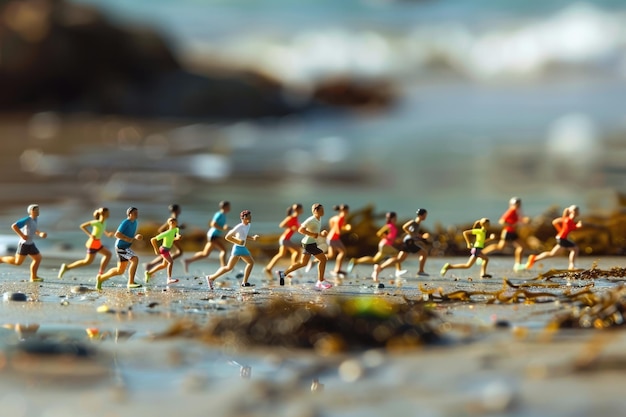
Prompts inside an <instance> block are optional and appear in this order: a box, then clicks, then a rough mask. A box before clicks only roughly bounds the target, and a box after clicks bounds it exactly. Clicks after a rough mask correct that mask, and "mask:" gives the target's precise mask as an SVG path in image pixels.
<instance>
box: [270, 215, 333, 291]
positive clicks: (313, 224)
mask: <svg viewBox="0 0 626 417" xmlns="http://www.w3.org/2000/svg"><path fill="white" fill-rule="evenodd" d="M311 212H312V214H313V215H312V216H311V217H309V218H308V219H306V220H305V221H304V222H303V223H302V224H301V225H300V227H299V228H298V233H300V234H303V235H304V238H303V239H302V247H303V248H304V251H303V253H302V256H301V257H300V261H298V262H296V263H293V264H291V265H290V266H289V267H288V268H287V269H285V270H284V271H278V278H279V280H280V285H284V284H285V276H288V275H289V274H290V273H292V272H293V271H296V270H298V269H300V268H303V267H304V266H306V264H307V263H308V262H309V260H310V259H311V256H314V257H315V258H316V259H317V260H318V261H319V262H318V265H317V282H316V283H315V288H317V289H319V290H326V289H328V288H330V287H332V284H331V283H329V282H328V281H326V280H324V272H325V271H326V255H325V254H324V251H323V250H321V249H320V248H319V247H318V246H317V239H318V238H319V237H326V236H328V232H327V231H326V230H322V216H323V215H324V206H323V205H321V204H320V203H315V204H313V206H312V207H311Z"/></svg>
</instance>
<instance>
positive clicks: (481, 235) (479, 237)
mask: <svg viewBox="0 0 626 417" xmlns="http://www.w3.org/2000/svg"><path fill="white" fill-rule="evenodd" d="M488 228H489V219H487V218H484V217H483V218H482V219H480V220H477V221H476V222H474V225H473V226H472V228H471V229H469V230H465V231H464V232H463V238H464V239H465V242H466V243H467V248H468V249H471V252H470V253H471V255H470V257H469V259H468V260H467V262H466V263H464V264H454V265H450V264H449V263H446V264H445V265H444V266H443V268H441V276H442V277H443V276H444V275H446V272H448V270H449V269H468V268H470V267H471V266H472V265H474V263H475V262H476V259H478V258H480V259H482V261H483V263H482V265H481V266H480V277H481V278H491V275H489V274H488V273H487V265H488V264H489V258H488V257H487V256H486V255H485V254H484V253H483V252H482V250H483V248H484V247H485V241H486V240H487V229H488ZM472 236H475V238H474V245H473V246H472V242H471V237H472ZM490 238H492V239H495V235H492V236H491V237H490Z"/></svg>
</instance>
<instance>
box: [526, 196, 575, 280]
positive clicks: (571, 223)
mask: <svg viewBox="0 0 626 417" xmlns="http://www.w3.org/2000/svg"><path fill="white" fill-rule="evenodd" d="M579 212H580V210H579V209H578V206H575V205H571V206H569V207H567V208H566V209H565V210H563V215H562V216H561V217H558V218H556V219H554V220H552V225H553V226H554V228H555V229H556V231H557V234H556V245H554V247H553V248H552V250H550V251H545V252H541V253H540V254H539V255H530V256H529V257H528V262H527V263H526V269H530V268H532V267H533V265H534V264H535V262H537V261H540V260H542V259H546V258H552V257H553V256H556V255H557V254H558V253H559V251H560V250H561V249H567V250H568V251H569V265H568V269H569V270H574V269H576V265H575V264H576V257H577V256H578V246H577V245H576V244H575V243H574V242H572V241H571V240H569V239H568V238H567V237H568V236H569V234H570V232H572V231H574V230H576V229H580V228H581V227H583V223H582V222H581V221H578V222H576V217H577V216H578V215H579Z"/></svg>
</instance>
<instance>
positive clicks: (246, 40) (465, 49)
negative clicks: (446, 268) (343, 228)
mask: <svg viewBox="0 0 626 417" xmlns="http://www.w3.org/2000/svg"><path fill="white" fill-rule="evenodd" d="M76 1H78V0H76ZM80 2H81V3H88V4H93V5H96V6H98V7H102V8H103V9H104V10H106V12H107V13H108V14H109V15H110V16H111V17H112V18H114V19H119V20H122V21H124V22H132V23H135V24H142V25H146V24H147V25H153V26H154V27H156V28H158V29H159V30H161V31H163V33H165V35H166V36H167V38H168V39H169V41H170V43H171V45H172V47H173V48H174V49H175V51H176V53H177V55H178V56H179V58H180V59H181V62H182V63H183V64H185V65H189V66H190V67H191V68H201V65H198V63H202V62H205V63H212V62H222V63H228V64H229V65H233V66H235V67H242V68H251V69H254V70H257V71H261V72H264V73H267V74H269V75H271V76H273V77H276V78H277V79H279V80H281V81H282V82H283V83H284V84H285V85H286V86H287V88H294V89H297V90H298V91H300V92H302V91H307V88H310V86H311V85H312V84H314V83H316V82H318V81H320V80H323V79H325V78H329V77H334V76H348V77H350V78H352V79H355V80H361V81H364V82H368V81H370V80H385V81H388V82H389V83H390V84H391V85H392V86H393V89H394V91H395V92H396V95H397V101H396V102H395V103H394V105H393V106H391V107H390V108H388V109H384V110H382V111H379V112H349V111H341V112H337V113H336V114H316V115H306V116H301V117H290V118H285V119H281V120H271V121H261V122H255V121H249V120H242V121H240V122H237V123H230V124H222V123H215V124H208V123H203V122H189V123H181V125H179V126H168V127H167V128H164V129H163V131H162V132H159V134H158V135H154V134H153V135H148V134H145V135H144V134H142V133H141V129H140V128H139V127H137V126H134V125H133V124H132V122H128V121H116V122H114V123H111V124H113V125H115V126H117V127H116V128H115V129H117V131H116V132H114V133H113V135H112V136H113V137H114V140H112V141H111V140H109V139H110V138H108V137H107V138H105V137H102V139H103V140H102V141H100V140H99V138H97V137H92V136H91V135H90V136H89V137H90V139H92V140H93V142H88V143H81V144H80V146H76V148H75V150H74V152H73V153H72V154H71V155H67V154H64V155H62V154H55V153H54V151H51V152H49V153H48V154H47V155H45V156H46V158H43V160H44V161H45V163H43V164H40V165H38V166H37V167H35V168H32V170H33V171H35V172H36V173H37V174H39V175H41V176H43V177H51V178H57V177H59V176H64V179H65V180H66V181H67V182H68V183H69V184H70V188H71V187H84V184H83V183H84V180H83V177H82V176H81V175H76V173H82V172H85V170H86V169H101V170H102V172H101V173H100V174H99V176H98V182H97V183H93V184H89V185H88V188H89V193H90V195H89V198H88V199H81V198H79V197H77V196H64V198H59V205H58V207H55V208H54V211H55V213H56V214H55V219H56V220H58V221H59V222H61V223H60V224H68V225H69V224H71V223H72V221H73V222H74V223H75V222H76V220H75V219H76V216H77V215H79V213H90V212H91V211H86V210H91V205H94V204H100V203H101V202H106V204H107V205H109V206H111V207H117V208H119V209H120V210H122V211H123V209H124V208H125V207H126V206H128V205H130V203H134V204H143V206H142V213H144V214H145V216H144V218H146V219H154V220H155V221H161V220H162V218H163V217H164V215H165V214H166V213H165V207H166V206H167V204H170V203H171V202H173V201H177V202H179V203H181V204H183V207H184V208H185V210H184V211H185V216H188V217H186V219H187V220H186V221H188V222H189V223H192V224H195V225H205V224H206V222H207V221H208V219H209V217H210V215H211V214H212V213H213V211H214V210H215V207H216V205H217V202H218V201H220V200H223V199H228V200H231V201H233V203H234V210H235V212H237V210H240V209H243V208H249V209H251V210H253V212H254V213H255V223H256V224H261V225H264V226H263V227H261V229H262V230H263V231H265V230H268V231H276V230H274V229H273V227H275V225H276V224H277V223H278V222H279V221H280V220H281V219H282V217H283V214H284V208H285V207H287V206H288V205H289V204H291V203H292V202H294V201H298V202H301V203H303V204H304V205H305V206H307V207H308V206H310V204H312V203H313V202H317V201H321V202H322V203H324V204H325V205H326V206H332V205H333V204H339V203H347V204H350V205H351V206H352V207H355V208H358V207H362V206H365V205H369V204H372V205H374V206H375V207H376V208H377V210H379V211H380V212H383V213H384V212H385V211H388V210H394V211H397V212H398V213H399V216H400V217H402V218H404V217H410V216H412V215H413V213H414V212H415V210H416V209H417V208H419V207H426V208H428V210H429V220H428V223H429V224H430V225H431V226H432V225H434V224H435V223H438V222H440V223H443V224H446V225H447V224H459V223H465V222H471V221H473V220H475V219H477V218H481V217H490V218H492V219H495V218H498V217H499V215H500V214H501V213H502V212H503V211H504V210H505V209H506V206H507V202H508V200H509V198H510V197H512V196H513V195H518V196H521V197H522V199H523V201H524V210H525V211H526V214H527V215H530V216H535V215H538V214H540V213H542V212H544V211H545V210H546V209H547V208H548V207H550V206H552V205H556V206H566V205H570V204H578V205H579V206H580V207H581V208H582V212H583V215H585V214H586V213H589V212H591V211H596V210H599V211H602V212H603V213H608V212H610V211H612V210H615V209H619V207H618V203H617V193H619V192H625V191H626V190H625V187H624V185H623V184H624V179H626V178H625V176H626V169H625V168H624V164H623V160H624V157H626V145H625V144H624V140H623V137H624V134H625V132H626V112H625V111H624V105H623V103H624V99H623V97H625V96H626V94H625V93H626V91H625V90H626V82H625V81H626V29H625V28H626V3H624V2H622V1H609V0H605V1H594V2H577V3H572V2H568V1H560V0H559V1H543V2H542V1H521V0H518V1H507V2H501V1H495V0H491V1H488V0H480V1H472V2H459V1H451V0H441V1H383V0H379V1H375V0H371V1H357V0H344V1H330V0H306V1H298V2H291V1H286V0H275V1H245V0H240V1H225V0H224V1H217V0H214V1H199V0H181V1H168V0H160V1H154V0H150V1H148V0H136V1H132V2H128V1H121V0H107V1H104V0H80ZM37 120H39V119H36V118H33V120H32V121H31V124H35V125H36V124H37V123H40V122H38V121H37ZM67 123H71V121H69V122H68V121H66V120H63V121H62V122H61V124H67ZM35 130H36V129H35ZM128 132H134V133H133V134H132V135H131V136H132V138H130V139H129V138H128ZM102 135H105V134H104V133H102ZM116 140H117V141H118V143H117V145H114V146H111V143H115V141H116ZM103 142H106V143H105V144H103ZM129 150H131V151H133V153H130V154H129V152H128V151H129ZM129 155H132V156H131V157H130V159H128V158H129ZM155 164H156V165H155ZM130 165H132V166H133V169H130V168H128V167H129V166H130ZM154 166H159V168H160V172H158V173H155V172H151V170H152V171H154V169H153V167H154ZM59 167H62V168H59ZM67 167H72V173H74V175H75V176H73V177H72V176H71V175H68V173H67V172H66V171H68V168H67ZM68 201H69V203H68ZM21 210H22V208H20V209H19V210H18V212H20V211H21ZM49 213H50V212H49ZM42 220H43V219H42ZM257 222H258V223H257Z"/></svg>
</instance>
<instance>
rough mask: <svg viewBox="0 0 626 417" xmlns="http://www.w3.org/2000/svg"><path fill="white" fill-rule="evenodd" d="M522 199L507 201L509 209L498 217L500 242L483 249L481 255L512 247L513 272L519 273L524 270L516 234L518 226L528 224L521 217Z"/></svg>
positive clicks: (521, 249)
mask: <svg viewBox="0 0 626 417" xmlns="http://www.w3.org/2000/svg"><path fill="white" fill-rule="evenodd" d="M521 207H522V199H521V198H519V197H513V198H511V200H509V208H508V210H507V211H506V212H504V214H503V215H502V217H500V220H499V223H500V224H501V225H502V233H501V234H500V240H499V241H498V243H492V244H491V245H489V246H487V247H486V248H485V249H483V251H482V253H483V254H485V255H488V254H490V253H491V252H493V251H495V250H498V251H501V250H502V249H504V248H505V247H506V246H507V245H513V247H514V248H515V263H514V264H513V270H514V271H521V270H523V269H524V268H525V266H524V265H523V264H522V255H523V252H524V245H523V243H522V240H521V239H520V237H519V234H518V230H517V229H518V224H519V223H528V221H529V218H528V217H525V216H523V215H522V210H521Z"/></svg>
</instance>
